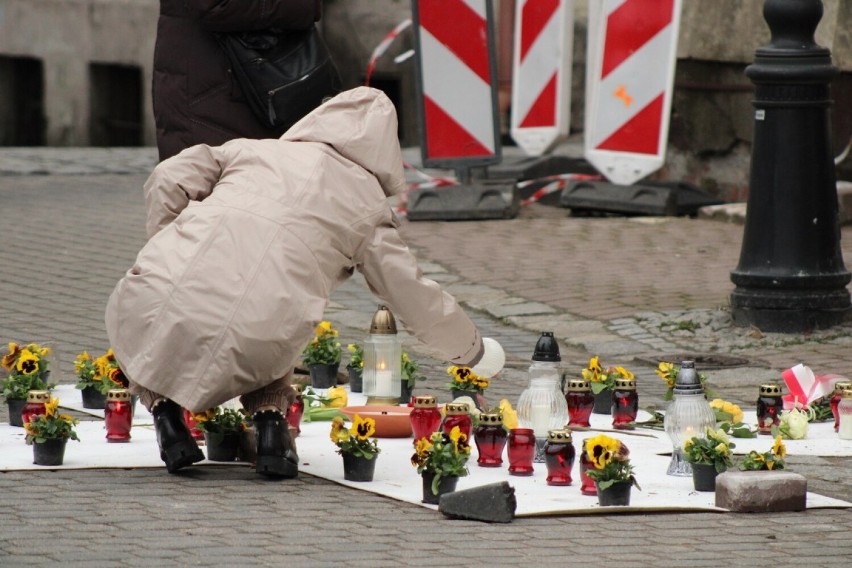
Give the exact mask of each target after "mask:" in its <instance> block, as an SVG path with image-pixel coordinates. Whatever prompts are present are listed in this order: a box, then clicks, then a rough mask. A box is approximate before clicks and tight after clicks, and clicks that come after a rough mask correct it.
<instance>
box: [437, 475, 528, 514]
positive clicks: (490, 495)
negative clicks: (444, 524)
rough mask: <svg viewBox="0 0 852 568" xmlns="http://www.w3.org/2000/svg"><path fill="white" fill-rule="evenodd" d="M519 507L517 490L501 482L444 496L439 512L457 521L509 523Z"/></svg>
mask: <svg viewBox="0 0 852 568" xmlns="http://www.w3.org/2000/svg"><path fill="white" fill-rule="evenodd" d="M517 506H518V502H517V500H516V499H515V489H514V488H513V487H512V486H510V485H509V483H508V482H507V481H501V482H499V483H489V484H487V485H481V486H479V487H473V488H471V489H465V490H462V491H454V492H452V493H447V494H445V495H442V496H441V501H440V504H439V505H438V510H439V511H440V512H442V513H444V515H446V516H448V517H451V518H456V519H469V520H474V521H486V522H489V523H509V522H511V521H512V518H513V517H514V516H515V509H516V508H517Z"/></svg>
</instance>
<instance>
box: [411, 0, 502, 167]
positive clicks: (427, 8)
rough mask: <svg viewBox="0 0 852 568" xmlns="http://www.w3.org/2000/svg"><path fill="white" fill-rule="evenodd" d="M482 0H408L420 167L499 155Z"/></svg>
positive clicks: (474, 162)
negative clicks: (419, 127)
mask: <svg viewBox="0 0 852 568" xmlns="http://www.w3.org/2000/svg"><path fill="white" fill-rule="evenodd" d="M491 4H492V3H491V2H490V1H488V0H419V1H418V0H414V1H413V14H414V30H415V33H414V38H415V45H416V59H417V63H418V65H417V68H418V78H419V81H418V90H419V93H418V94H419V96H418V103H419V105H418V107H419V110H420V119H421V120H420V124H421V136H422V138H423V140H422V142H421V145H420V146H421V152H422V154H423V164H424V166H426V167H450V168H454V167H470V166H483V165H488V164H493V163H497V162H499V161H500V145H499V144H500V137H499V132H500V131H499V124H498V116H497V104H496V101H497V80H496V79H497V77H496V75H497V73H496V61H495V57H494V55H493V52H494V31H493V25H492V23H493V21H494V20H493V14H492V6H491Z"/></svg>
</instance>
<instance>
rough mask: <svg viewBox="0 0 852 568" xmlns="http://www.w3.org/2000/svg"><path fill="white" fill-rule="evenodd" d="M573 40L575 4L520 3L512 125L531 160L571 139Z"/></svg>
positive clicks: (562, 0) (551, 0) (569, 0)
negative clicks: (568, 137) (532, 157)
mask: <svg viewBox="0 0 852 568" xmlns="http://www.w3.org/2000/svg"><path fill="white" fill-rule="evenodd" d="M573 41H574V2H573V0H518V3H517V4H516V6H515V47H514V64H513V67H512V107H511V109H512V112H511V121H510V124H511V133H512V139H513V140H514V141H515V142H516V143H517V144H518V146H520V147H521V149H522V150H523V151H524V152H525V153H526V154H527V155H530V156H541V155H542V154H544V153H545V152H547V151H548V150H550V149H551V148H553V146H555V145H556V144H557V143H558V142H560V141H562V140H564V139H565V138H567V136H568V130H569V127H570V122H571V55H572V52H573Z"/></svg>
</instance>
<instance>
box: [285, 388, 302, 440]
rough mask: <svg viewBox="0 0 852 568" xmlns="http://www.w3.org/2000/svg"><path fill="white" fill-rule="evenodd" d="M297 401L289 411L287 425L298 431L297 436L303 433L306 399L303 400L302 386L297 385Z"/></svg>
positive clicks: (291, 405)
mask: <svg viewBox="0 0 852 568" xmlns="http://www.w3.org/2000/svg"><path fill="white" fill-rule="evenodd" d="M293 388H295V389H296V399H295V400H294V401H293V402H292V403H291V404H290V407H289V408H288V409H287V424H288V425H289V426H290V428H293V429H294V430H295V431H296V435H297V436H298V435H299V434H301V433H302V415H303V414H304V413H305V399H304V398H302V386H301V385H295V386H294V387H293Z"/></svg>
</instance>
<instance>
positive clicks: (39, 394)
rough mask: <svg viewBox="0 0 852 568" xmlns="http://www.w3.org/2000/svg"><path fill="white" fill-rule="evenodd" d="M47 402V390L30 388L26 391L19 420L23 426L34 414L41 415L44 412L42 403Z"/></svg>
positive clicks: (48, 396)
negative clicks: (24, 402)
mask: <svg viewBox="0 0 852 568" xmlns="http://www.w3.org/2000/svg"><path fill="white" fill-rule="evenodd" d="M48 402H50V392H49V391H43V390H31V391H29V392H27V402H26V404H24V407H23V408H22V409H21V421H22V422H23V423H24V426H26V425H27V423H29V421H30V420H32V419H33V418H35V417H36V416H41V415H43V414H44V413H45V412H46V410H45V406H44V405H45V404H46V403H48Z"/></svg>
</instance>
